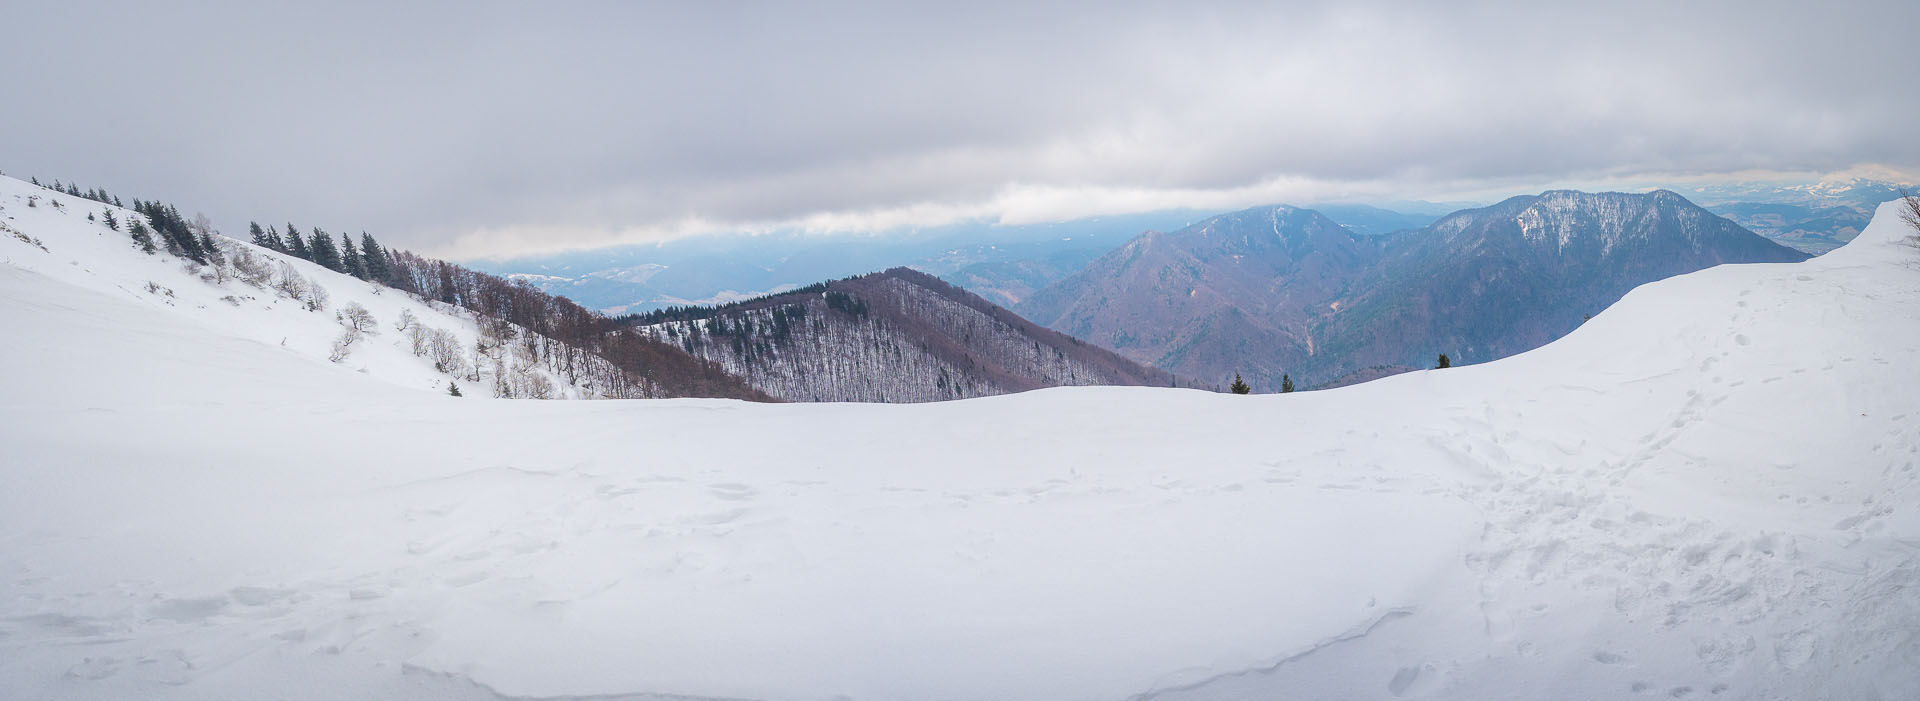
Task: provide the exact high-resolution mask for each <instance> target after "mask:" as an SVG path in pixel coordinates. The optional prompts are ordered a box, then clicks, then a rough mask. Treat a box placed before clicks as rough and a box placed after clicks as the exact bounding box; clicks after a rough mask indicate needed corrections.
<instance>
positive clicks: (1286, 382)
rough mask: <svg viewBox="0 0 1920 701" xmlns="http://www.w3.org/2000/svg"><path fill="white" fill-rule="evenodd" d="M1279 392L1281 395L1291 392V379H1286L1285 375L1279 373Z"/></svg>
mask: <svg viewBox="0 0 1920 701" xmlns="http://www.w3.org/2000/svg"><path fill="white" fill-rule="evenodd" d="M1280 391H1281V393H1286V392H1292V391H1293V378H1292V377H1288V376H1287V375H1286V374H1285V373H1281V375H1280Z"/></svg>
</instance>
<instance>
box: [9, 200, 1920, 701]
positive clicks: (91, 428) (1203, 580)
mask: <svg viewBox="0 0 1920 701" xmlns="http://www.w3.org/2000/svg"><path fill="white" fill-rule="evenodd" d="M1893 215H1894V211H1893V210H1892V209H1891V208H1888V207H1883V208H1882V210H1881V212H1880V214H1879V216H1878V217H1877V218H1876V219H1875V220H1874V223H1873V224H1872V225H1871V226H1870V227H1868V229H1867V231H1865V232H1863V233H1862V234H1861V236H1860V237H1859V238H1857V239H1856V240H1855V241H1854V242H1852V243H1850V244H1849V245H1848V246H1847V247H1846V248H1844V249H1842V250H1840V251H1837V252H1835V253H1833V254H1829V255H1827V256H1824V257H1822V258H1819V259H1815V260H1813V261H1809V262H1805V263H1797V264H1765V265H1738V266H1721V267H1718V268H1713V269H1710V270H1706V271H1703V272H1700V273H1695V274H1691V275H1687V276H1683V277H1680V278H1675V279H1671V280H1667V281H1663V282H1659V283H1655V284H1651V285H1647V286H1644V287H1642V288H1640V289H1638V290H1635V291H1634V292H1632V293H1630V294H1629V295H1627V297H1626V298H1625V299H1623V300H1622V301H1621V302H1620V303H1619V304H1617V305H1615V307H1614V308H1612V309H1609V310H1607V311H1606V312H1605V313H1603V314H1600V315H1598V316H1596V317H1595V318H1594V319H1593V320H1592V321H1591V322H1590V323H1588V324H1586V325H1584V326H1582V327H1581V328H1580V329H1579V330H1577V331H1576V332H1574V333H1573V334H1572V335H1570V336H1568V337H1567V338H1565V339H1562V340H1561V341H1558V342H1555V343H1553V344H1550V345H1548V346H1546V347H1543V348H1540V349H1538V350H1535V351H1532V352H1528V353H1524V354H1521V355H1518V356H1515V357H1512V358H1509V359H1506V360H1502V361H1497V362H1493V363H1488V364H1485V365H1479V366H1473V367H1465V368H1455V369H1452V370H1446V371H1434V372H1419V373H1410V374H1407V375H1401V376H1396V377H1392V378H1387V379H1384V380H1380V381H1376V382H1372V383H1368V384H1365V385H1359V386H1355V387H1349V388H1343V389H1339V390H1330V391H1325V392H1301V393H1294V394H1288V395H1266V396H1252V397H1238V396H1230V395H1216V394H1210V393H1202V392H1194V391H1184V390H1171V389H1141V388H1069V389H1054V390H1043V391H1038V392H1031V393H1026V394H1020V395H1010V396H1002V397H992V398H985V399H976V400H966V401H959V402H948V403H940V404H928V405H910V406H885V405H753V404H745V403H738V402H729V401H715V400H664V401H659V400H649V401H618V402H553V403H526V402H472V401H463V400H458V399H453V398H449V397H441V396H435V395H432V394H428V393H425V392H418V391H411V390H406V389H402V388H397V387H394V386H393V385H390V384H387V383H383V382H379V381H376V380H375V379H373V378H367V377H362V376H360V375H357V374H353V373H339V372H337V371H336V370H335V369H334V368H332V367H330V366H328V365H327V364H325V363H315V362H312V361H310V360H309V359H306V358H301V357H297V356H296V355H294V354H289V353H283V352H279V351H278V350H277V349H275V348H272V347H269V346H262V345H261V344H258V343H255V342H252V341H247V340H242V339H238V338H226V337H220V336H217V335H209V334H205V333H202V332H201V331H200V330H199V329H198V328H197V327H193V326H190V325H189V323H188V322H187V321H186V320H184V319H182V318H181V317H178V316H174V315H166V314H156V313H154V310H153V308H152V306H151V304H150V303H148V302H144V301H141V300H139V299H137V295H136V296H135V297H134V298H129V297H128V296H127V295H124V294H117V293H113V292H111V291H105V292H96V291H91V290H86V289H81V288H79V287H75V286H73V285H71V284H67V283H64V282H61V281H59V280H55V279H52V278H51V277H49V276H48V275H45V274H42V273H40V272H35V271H29V270H24V269H21V268H20V267H18V266H0V315H3V316H0V322H4V323H5V325H6V327H7V328H8V330H9V333H8V334H6V335H4V336H0V367H6V368H8V371H7V373H8V374H7V377H6V384H5V390H4V392H0V444H4V445H6V446H7V448H6V450H7V453H6V458H7V459H6V460H5V461H4V465H0V696H4V697H22V698H103V699H104V698H130V697H138V698H161V699H167V698H196V699H197V698H259V697H279V698H339V697H362V698H448V699H465V698H475V699H484V698H498V697H500V696H511V697H555V696H589V695H629V697H631V698H662V697H663V696H665V695H682V696H693V697H711V698H720V697H763V698H780V699H788V698H794V699H824V698H836V697H846V698H855V699H898V698H915V699H919V698H935V699H976V698H1010V699H1148V698H1151V699H1235V698H1393V697H1426V698H1459V699H1484V698H1564V699H1588V698H1590V699H1611V698H1621V697H1627V696H1631V695H1634V694H1642V693H1644V694H1657V695H1659V696H1661V697H1663V698H1665V697H1699V698H1708V697H1717V698H1814V697H1820V698H1860V699H1872V698H1885V699H1897V698H1914V697H1916V696H1920V560H1916V555H1920V495H1917V494H1916V489H1915V486H1914V485H1915V482H1916V480H1920V397H1917V396H1916V395H1915V394H1914V390H1913V388H1915V387H1920V247H1916V246H1915V245H1914V244H1913V243H1912V242H1911V241H1908V240H1907V232H1905V231H1904V230H1903V229H1902V226H1901V224H1900V223H1899V222H1898V221H1897V219H1896V218H1895V217H1894V216H1893Z"/></svg>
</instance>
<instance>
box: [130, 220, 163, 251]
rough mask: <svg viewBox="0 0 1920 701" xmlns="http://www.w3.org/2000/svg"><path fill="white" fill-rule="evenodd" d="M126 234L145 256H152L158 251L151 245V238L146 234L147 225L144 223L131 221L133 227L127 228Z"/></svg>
mask: <svg viewBox="0 0 1920 701" xmlns="http://www.w3.org/2000/svg"><path fill="white" fill-rule="evenodd" d="M128 233H129V234H130V235H132V236H133V243H134V245H136V246H139V247H140V250H141V251H143V252H145V253H146V254H147V255H153V254H154V252H156V251H158V250H159V249H158V248H156V247H155V246H154V245H153V236H152V235H151V234H149V233H147V225H146V223H145V222H142V221H140V220H138V219H135V220H133V225H132V226H129V227H128Z"/></svg>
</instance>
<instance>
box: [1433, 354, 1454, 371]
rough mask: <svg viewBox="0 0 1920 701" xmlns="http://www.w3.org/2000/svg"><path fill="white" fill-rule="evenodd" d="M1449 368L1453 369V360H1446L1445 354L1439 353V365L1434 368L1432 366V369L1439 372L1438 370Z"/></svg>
mask: <svg viewBox="0 0 1920 701" xmlns="http://www.w3.org/2000/svg"><path fill="white" fill-rule="evenodd" d="M1450 367H1453V359H1452V358H1448V357H1447V354H1445V353H1441V354H1440V364H1439V365H1435V366H1433V369H1435V370H1440V369H1443V368H1450Z"/></svg>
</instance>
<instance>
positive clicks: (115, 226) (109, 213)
mask: <svg viewBox="0 0 1920 701" xmlns="http://www.w3.org/2000/svg"><path fill="white" fill-rule="evenodd" d="M100 211H102V212H105V213H106V217H107V228H109V229H112V230H114V231H119V230H120V220H118V219H115V218H114V217H113V210H111V209H102V210H100Z"/></svg>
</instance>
